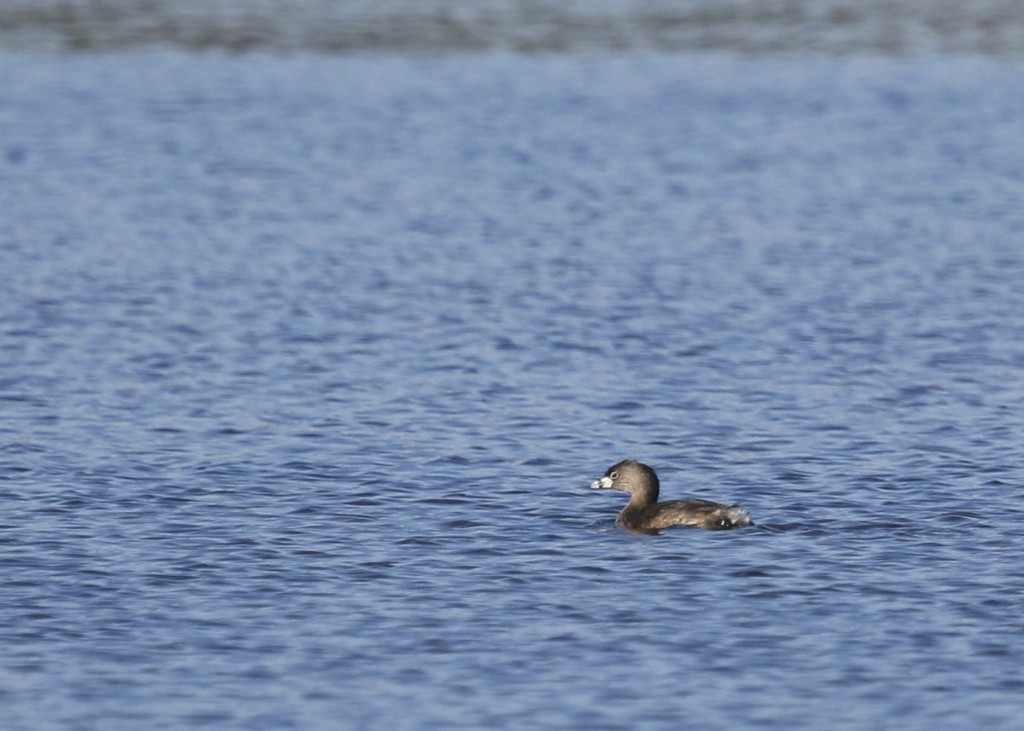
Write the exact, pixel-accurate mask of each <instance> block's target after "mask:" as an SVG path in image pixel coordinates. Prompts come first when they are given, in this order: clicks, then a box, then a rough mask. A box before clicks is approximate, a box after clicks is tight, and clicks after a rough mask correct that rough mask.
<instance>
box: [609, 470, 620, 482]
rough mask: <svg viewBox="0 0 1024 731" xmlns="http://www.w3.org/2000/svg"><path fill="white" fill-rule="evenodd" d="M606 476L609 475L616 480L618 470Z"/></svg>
mask: <svg viewBox="0 0 1024 731" xmlns="http://www.w3.org/2000/svg"><path fill="white" fill-rule="evenodd" d="M608 476H609V477H610V478H612V479H613V480H617V479H618V478H619V473H618V472H612V473H611V474H609V475H608Z"/></svg>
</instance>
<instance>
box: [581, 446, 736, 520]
mask: <svg viewBox="0 0 1024 731" xmlns="http://www.w3.org/2000/svg"><path fill="white" fill-rule="evenodd" d="M590 486H591V487H592V488H594V489H600V488H611V489H613V490H622V491H624V492H628V493H629V502H628V503H627V504H626V507H624V508H623V509H622V512H621V513H619V517H618V518H617V519H616V520H615V525H617V526H619V527H620V528H626V529H627V530H631V531H636V532H641V533H653V532H655V531H659V530H661V529H663V528H668V527H670V526H673V525H690V526H695V527H697V528H706V529H708V530H728V529H729V528H742V527H743V526H747V525H753V524H754V521H753V520H751V518H750V513H748V512H747V511H746V510H744V509H743V508H741V507H739V506H738V505H722V504H721V503H715V502H712V501H710V500H698V499H697V498H686V499H684V500H666V501H664V502H660V503H659V502H658V493H659V491H660V483H659V481H658V475H657V474H656V473H655V472H654V470H653V469H651V468H650V467H648V466H647V465H645V464H641V463H640V462H636V461H634V460H632V459H625V460H623V461H621V462H619V463H618V464H615V465H612V466H611V467H609V468H608V471H607V472H605V473H604V476H603V477H601V478H600V479H597V480H594V481H593V482H592V483H590Z"/></svg>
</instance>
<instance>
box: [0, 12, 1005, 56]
mask: <svg viewBox="0 0 1024 731" xmlns="http://www.w3.org/2000/svg"><path fill="white" fill-rule="evenodd" d="M146 48H164V49H168V48H169V49H174V48H177V49H184V50H195V51H216V50H221V51H227V52H246V51H271V52H313V53H329V54H345V53H364V52H391V53H430V54H435V53H438V54H444V53H465V52H490V51H498V52H500V51H513V52H525V53H580V52H584V53H585V52H601V51H652V52H700V51H732V52H737V53H749V54H770V53H815V54H825V55H842V54H854V53H856V54H878V55H926V54H935V55H965V54H979V55H1001V56H1017V55H1022V54H1024V3H1017V2H1005V1H1004V0H961V1H959V2H957V1H955V0H914V1H912V2H900V1H899V0H861V1H858V0H660V1H659V0H646V1H645V0H592V1H590V2H582V1H577V2H571V1H569V0H561V1H559V0H383V1H380V2H373V1H372V0H352V1H351V2H331V1H330V0H290V1H289V2H273V1H272V0H204V1H202V2H195V1H192V0H186V1H183V2H181V1H179V2H175V1H174V0H0V50H3V51H29V52H76V51H83V52H90V51H117V50H138V49H146Z"/></svg>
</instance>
